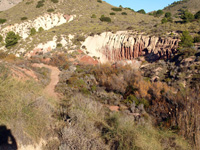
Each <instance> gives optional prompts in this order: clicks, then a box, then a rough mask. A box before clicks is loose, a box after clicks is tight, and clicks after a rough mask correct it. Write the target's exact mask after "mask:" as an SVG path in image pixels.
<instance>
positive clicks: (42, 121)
mask: <svg viewBox="0 0 200 150" xmlns="http://www.w3.org/2000/svg"><path fill="white" fill-rule="evenodd" d="M0 70H1V74H0V124H4V125H6V126H7V127H9V128H10V129H11V130H12V132H13V133H14V135H15V137H16V139H18V140H19V141H21V142H30V141H32V142H35V141H38V140H39V139H40V138H42V137H44V136H45V135H46V134H47V131H48V129H47V128H48V125H49V124H50V120H51V118H50V114H51V113H52V112H51V111H52V110H51V103H50V102H49V99H48V98H47V97H46V96H45V95H44V94H43V93H42V91H43V89H42V87H41V86H40V85H39V84H38V83H36V82H35V81H33V80H27V81H19V80H17V79H14V78H12V77H11V76H10V73H9V69H8V66H5V65H3V64H2V63H1V64H0ZM41 114H42V115H41ZM32 142H31V143H32Z"/></svg>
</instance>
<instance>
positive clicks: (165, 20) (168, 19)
mask: <svg viewBox="0 0 200 150" xmlns="http://www.w3.org/2000/svg"><path fill="white" fill-rule="evenodd" d="M167 22H173V19H172V17H169V18H166V17H164V18H163V19H162V20H161V23H162V24H164V23H167Z"/></svg>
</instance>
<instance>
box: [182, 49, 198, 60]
mask: <svg viewBox="0 0 200 150" xmlns="http://www.w3.org/2000/svg"><path fill="white" fill-rule="evenodd" d="M196 52H197V51H196V50H195V49H193V48H183V49H180V50H179V52H178V55H179V57H180V56H181V59H185V58H188V57H190V56H194V55H195V54H196Z"/></svg>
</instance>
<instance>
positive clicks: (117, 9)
mask: <svg viewBox="0 0 200 150" xmlns="http://www.w3.org/2000/svg"><path fill="white" fill-rule="evenodd" d="M111 9H112V10H113V11H122V8H117V7H113V8H111Z"/></svg>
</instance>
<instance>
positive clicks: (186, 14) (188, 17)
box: [181, 11, 194, 23]
mask: <svg viewBox="0 0 200 150" xmlns="http://www.w3.org/2000/svg"><path fill="white" fill-rule="evenodd" d="M181 19H182V20H183V22H184V23H188V22H191V21H192V20H194V15H193V14H192V13H190V12H188V11H184V12H183V14H182V15H181Z"/></svg>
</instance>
